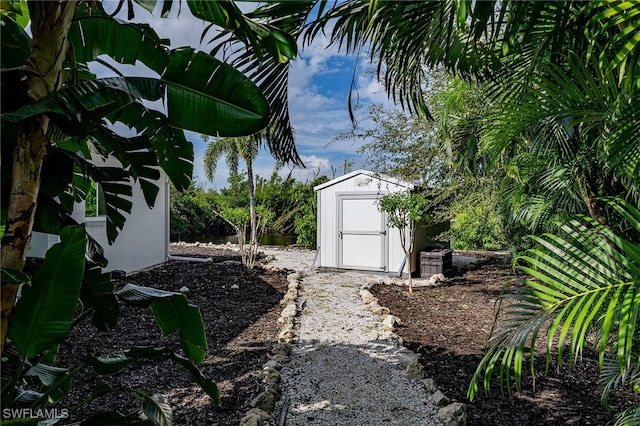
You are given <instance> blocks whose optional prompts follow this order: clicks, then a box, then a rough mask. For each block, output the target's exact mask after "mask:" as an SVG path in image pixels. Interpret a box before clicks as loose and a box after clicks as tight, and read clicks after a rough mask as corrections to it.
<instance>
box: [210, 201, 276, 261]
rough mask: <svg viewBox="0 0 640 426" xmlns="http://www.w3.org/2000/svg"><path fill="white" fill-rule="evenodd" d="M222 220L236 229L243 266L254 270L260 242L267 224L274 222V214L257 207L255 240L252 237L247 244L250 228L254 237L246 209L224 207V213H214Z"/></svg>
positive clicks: (249, 214)
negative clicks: (248, 229)
mask: <svg viewBox="0 0 640 426" xmlns="http://www.w3.org/2000/svg"><path fill="white" fill-rule="evenodd" d="M214 213H215V214H217V215H218V216H219V217H220V218H222V219H223V220H224V221H225V222H227V223H228V224H229V225H231V227H232V228H233V229H234V231H235V233H236V236H237V237H238V246H239V247H240V256H241V258H242V264H243V265H244V267H245V269H246V270H247V271H249V272H250V271H251V270H253V267H254V265H255V261H256V257H257V255H258V241H259V240H260V237H262V235H264V231H265V229H266V226H267V223H269V222H270V221H271V220H273V212H271V211H270V210H269V209H267V208H266V207H264V206H257V207H256V209H255V238H254V237H253V236H252V237H251V238H250V240H249V242H248V244H247V228H250V230H251V232H252V235H253V232H254V228H252V221H251V213H250V210H249V209H247V208H246V207H224V208H223V209H222V211H220V212H218V211H214Z"/></svg>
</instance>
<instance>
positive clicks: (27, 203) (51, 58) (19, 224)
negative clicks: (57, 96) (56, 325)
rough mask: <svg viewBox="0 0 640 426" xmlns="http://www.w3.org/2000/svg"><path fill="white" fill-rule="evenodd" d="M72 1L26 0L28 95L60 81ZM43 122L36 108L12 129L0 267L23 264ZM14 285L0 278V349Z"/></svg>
mask: <svg viewBox="0 0 640 426" xmlns="http://www.w3.org/2000/svg"><path fill="white" fill-rule="evenodd" d="M76 3H77V2H76V1H64V2H53V1H51V2H44V1H30V2H29V3H28V6H29V13H30V15H31V33H32V35H33V46H32V47H33V51H32V54H31V59H30V62H29V63H28V67H29V69H28V71H27V73H28V76H27V80H26V89H27V93H28V95H29V97H30V98H32V99H34V100H37V99H41V98H43V97H45V96H47V95H48V94H50V93H52V92H54V91H56V90H58V89H59V88H60V86H61V85H62V83H63V81H64V75H63V73H62V64H63V62H64V60H65V56H66V52H67V48H68V42H67V36H68V34H69V28H70V27H71V19H72V18H73V12H74V9H75V6H76ZM48 127H49V118H48V117H47V116H46V115H44V114H42V115H38V116H35V117H31V118H29V119H26V120H24V121H23V122H22V123H20V126H19V129H18V141H17V142H18V143H17V147H16V149H15V151H14V154H13V173H12V176H11V193H10V198H9V208H8V211H7V221H6V224H5V234H4V236H3V237H2V249H1V254H0V258H1V262H2V267H3V268H4V269H15V270H20V271H21V270H22V269H23V268H24V264H25V259H26V254H27V250H28V249H29V241H30V239H31V231H32V229H33V221H34V217H35V211H36V200H37V198H38V192H39V190H40V171H41V169H42V162H43V161H44V157H45V153H46V145H47V139H46V133H47V129H48ZM17 290H18V286H17V285H16V284H10V283H5V282H3V283H2V327H1V331H2V336H1V339H0V352H2V351H4V344H5V340H6V337H7V330H8V328H9V316H10V315H11V310H12V309H13V305H14V304H15V300H16V293H17Z"/></svg>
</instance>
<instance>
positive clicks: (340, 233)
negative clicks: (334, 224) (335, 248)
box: [338, 231, 342, 239]
mask: <svg viewBox="0 0 640 426" xmlns="http://www.w3.org/2000/svg"><path fill="white" fill-rule="evenodd" d="M338 234H339V235H340V239H342V231H340V232H339V233H338Z"/></svg>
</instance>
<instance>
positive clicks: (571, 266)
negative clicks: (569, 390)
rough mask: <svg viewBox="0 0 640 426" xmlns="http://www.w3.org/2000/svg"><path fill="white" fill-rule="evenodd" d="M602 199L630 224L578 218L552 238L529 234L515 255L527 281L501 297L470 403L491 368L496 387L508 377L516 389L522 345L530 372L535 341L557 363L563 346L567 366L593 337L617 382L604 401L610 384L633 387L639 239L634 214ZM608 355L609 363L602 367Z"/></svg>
mask: <svg viewBox="0 0 640 426" xmlns="http://www.w3.org/2000/svg"><path fill="white" fill-rule="evenodd" d="M606 202H607V204H608V205H609V206H611V207H612V208H613V209H614V210H615V211H617V212H618V213H619V214H620V215H621V216H623V217H624V218H625V220H627V221H628V223H629V228H627V230H626V231H625V232H620V231H618V230H615V229H611V228H608V227H605V226H603V225H601V224H600V223H598V222H596V221H594V220H593V219H591V218H589V217H586V216H582V217H580V218H578V219H572V220H568V221H566V222H565V223H563V224H562V226H561V232H560V233H559V234H557V235H554V234H545V235H543V236H541V237H534V241H535V242H536V244H537V245H536V247H534V248H532V249H530V250H527V251H526V252H524V253H523V254H521V255H519V256H518V258H517V261H518V263H519V266H518V268H519V269H520V270H521V271H523V272H525V273H526V274H527V275H528V276H529V278H526V279H524V280H522V281H521V283H520V284H521V287H518V288H516V289H514V290H513V292H511V293H509V294H506V295H504V296H502V297H501V301H502V302H501V304H502V305H504V306H506V307H505V309H504V312H502V313H501V317H500V321H499V323H498V327H497V328H496V331H495V333H494V334H493V335H492V336H491V338H490V340H489V348H488V350H487V353H486V354H485V356H484V358H483V359H482V361H481V363H480V365H479V366H478V369H477V370H476V374H475V375H474V377H473V380H472V382H471V385H470V387H469V396H470V397H471V398H474V397H475V396H476V395H477V393H478V382H479V381H481V380H482V381H483V383H484V388H485V389H486V390H488V389H489V383H490V380H491V377H492V375H493V374H494V372H495V369H496V368H497V367H499V378H500V385H501V387H502V386H503V385H505V384H506V385H507V386H509V384H510V380H511V378H512V377H513V379H514V381H515V385H516V388H519V386H520V383H521V380H522V364H523V362H524V361H525V357H526V352H527V348H526V346H527V344H528V345H529V348H530V349H529V350H528V352H529V359H530V370H531V374H532V375H533V374H534V371H533V360H534V357H533V351H534V347H535V342H536V340H538V338H539V337H542V338H544V337H546V341H547V360H548V361H549V360H550V359H551V357H552V353H551V349H552V347H557V358H558V361H559V362H562V360H563V357H564V354H565V351H566V350H567V349H568V352H569V353H568V357H569V360H570V362H572V363H573V362H576V361H577V360H578V359H579V358H580V355H581V353H582V348H583V347H584V346H585V345H587V344H588V342H589V339H590V338H591V337H593V338H594V341H595V344H594V349H595V350H596V351H597V352H598V354H599V365H600V368H601V369H602V368H603V366H605V365H609V366H610V367H609V368H608V369H604V370H603V372H604V373H605V374H606V375H607V376H611V373H613V375H614V376H617V377H619V378H620V377H621V378H623V379H622V380H615V379H614V380H611V379H608V383H609V385H608V386H607V387H605V394H604V396H603V397H604V398H605V401H606V398H607V393H608V392H609V391H610V390H611V389H612V388H614V387H616V385H617V386H621V387H622V386H630V387H633V386H637V383H638V380H639V376H638V375H637V374H635V373H633V372H634V371H637V369H638V367H639V366H640V355H639V354H640V351H639V349H640V348H639V347H638V343H639V342H640V339H638V332H639V329H638V315H639V313H640V248H639V246H638V245H637V244H636V243H633V242H631V240H636V239H637V238H638V236H639V235H640V211H639V210H638V209H637V208H636V207H634V206H632V205H630V204H629V203H627V202H625V201H623V200H620V199H613V200H611V199H610V200H607V201H606ZM510 302H512V303H510ZM545 328H546V330H543V329H545ZM542 333H544V334H546V336H544V335H541V334H542ZM609 358H610V359H612V360H613V363H610V362H608V363H607V364H605V360H606V359H609ZM614 364H615V367H613V365H614ZM630 372H631V373H632V374H629V373H630Z"/></svg>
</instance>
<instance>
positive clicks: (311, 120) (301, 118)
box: [94, 2, 392, 188]
mask: <svg viewBox="0 0 640 426" xmlns="http://www.w3.org/2000/svg"><path fill="white" fill-rule="evenodd" d="M115 4H116V3H115V2H105V9H107V11H108V12H109V11H111V9H110V8H115ZM174 9H175V7H174ZM159 15H160V12H159V11H155V12H154V13H153V15H152V14H150V13H148V12H147V11H145V10H142V9H138V10H137V11H136V17H135V19H134V22H146V23H148V24H150V25H151V26H152V27H153V28H154V29H155V30H156V32H157V33H158V34H159V35H160V37H163V38H169V39H170V40H171V46H172V47H179V46H187V45H188V46H191V47H194V48H196V49H200V50H203V51H207V52H208V51H209V50H210V46H208V45H207V44H202V45H201V44H200V36H201V33H202V29H203V28H204V27H205V23H204V22H202V21H201V20H199V19H196V18H194V17H193V16H191V14H190V13H189V10H188V7H187V6H186V4H182V10H181V13H180V15H179V16H176V15H177V14H176V13H175V12H172V14H171V17H170V18H167V19H161V18H159V17H158V16H159ZM327 45H328V41H327V40H326V39H325V38H319V39H317V40H316V41H315V42H314V43H313V44H312V45H311V46H307V47H305V48H304V49H303V48H302V47H300V50H299V57H298V59H296V60H295V61H292V62H291V69H290V77H289V111H290V115H291V122H292V124H293V126H294V130H295V135H296V146H297V148H298V153H299V154H300V156H301V158H302V159H303V160H304V162H305V164H306V166H307V169H306V170H302V169H293V170H292V171H291V169H290V168H289V167H287V166H285V167H284V168H283V169H282V170H281V171H280V173H281V174H282V175H287V174H288V173H289V172H290V171H291V173H292V175H293V176H294V177H295V178H297V179H299V180H302V181H307V180H309V178H310V176H312V175H313V174H314V173H317V172H318V170H319V171H320V174H326V175H328V176H330V177H331V176H332V175H331V166H334V167H339V166H340V165H341V164H342V163H343V162H344V160H345V159H348V160H350V161H353V162H354V166H353V168H354V169H356V168H360V167H361V166H362V164H361V161H360V158H359V157H358V156H357V155H356V154H355V151H356V150H357V148H358V147H359V146H360V145H361V144H362V142H361V141H358V140H343V141H340V142H335V143H330V142H331V141H332V139H333V138H335V137H336V136H338V135H340V134H342V133H344V132H347V131H350V130H351V129H352V124H351V121H350V118H349V114H348V109H347V102H348V92H349V87H350V85H351V79H352V77H353V72H354V66H356V58H355V57H352V56H346V55H344V54H343V53H341V52H338V51H337V49H336V48H335V47H327ZM357 64H358V65H357V66H358V72H357V73H356V87H357V93H358V100H359V103H360V104H363V105H366V104H369V103H382V104H385V105H387V106H388V107H392V104H391V103H390V102H389V101H388V100H387V96H386V94H385V93H384V90H383V88H382V86H381V85H380V84H379V83H378V82H376V81H375V80H374V78H373V76H369V75H368V74H365V73H363V72H362V69H363V67H366V60H365V59H364V58H361V59H360V60H359V61H357ZM119 68H120V69H122V66H119ZM94 71H95V72H96V73H98V74H99V75H100V74H101V73H102V72H104V71H100V70H98V69H96V70H94ZM129 72H130V73H134V74H138V75H139V74H144V73H145V70H143V69H141V68H140V67H136V68H133V69H130V70H128V71H127V73H129ZM159 107H161V105H159V106H155V105H154V108H159ZM359 122H360V125H362V126H366V125H367V123H366V119H364V117H363V118H362V119H361V120H359ZM187 139H189V140H190V141H192V142H193V144H194V151H195V161H194V180H195V181H196V182H197V183H198V184H200V185H201V186H204V187H207V188H223V187H225V186H226V185H227V178H228V169H227V167H226V165H225V164H224V161H221V162H220V164H219V165H218V169H217V171H216V175H215V178H214V181H213V182H208V181H207V180H206V178H205V175H204V172H203V168H202V157H203V152H204V149H205V147H206V145H205V143H203V141H202V140H201V139H200V137H199V135H198V134H195V133H191V132H187ZM329 143H330V144H329ZM274 166H275V161H274V160H273V158H272V157H271V155H270V154H269V153H268V151H266V150H263V151H262V152H261V153H260V155H259V156H258V158H257V159H256V161H255V163H254V168H255V170H256V172H257V174H259V175H260V176H269V175H271V173H272V172H273V169H274Z"/></svg>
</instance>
